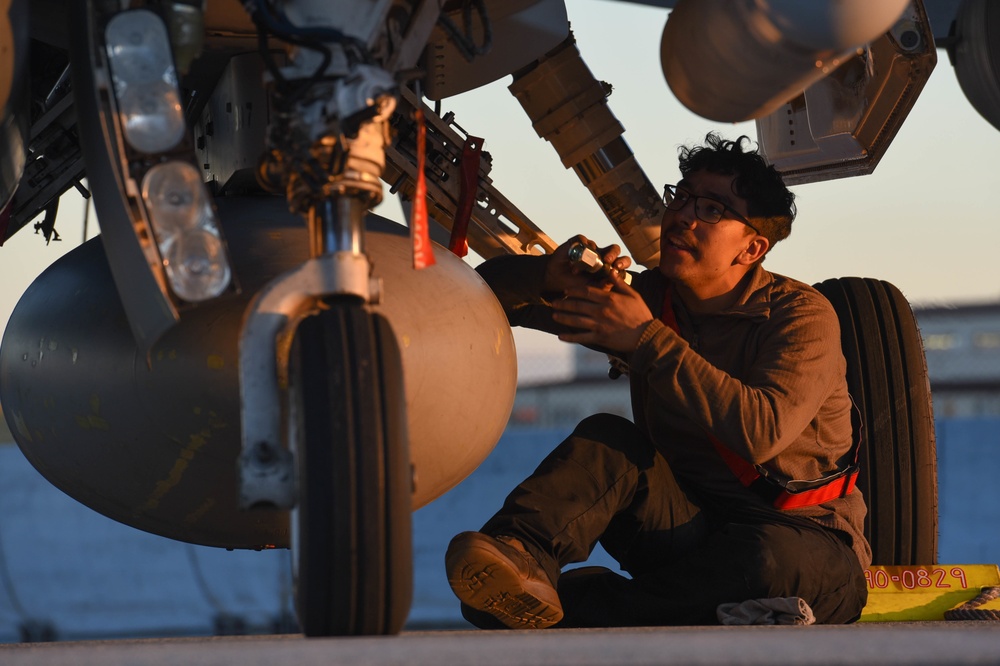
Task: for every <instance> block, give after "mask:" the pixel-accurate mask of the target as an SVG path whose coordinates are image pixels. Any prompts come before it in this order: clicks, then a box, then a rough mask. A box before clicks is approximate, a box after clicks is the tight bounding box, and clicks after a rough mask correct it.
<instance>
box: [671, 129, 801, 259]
mask: <svg viewBox="0 0 1000 666" xmlns="http://www.w3.org/2000/svg"><path fill="white" fill-rule="evenodd" d="M750 143H751V140H750V138H749V137H747V136H741V137H740V138H738V139H736V140H735V141H729V140H728V139H723V138H722V137H721V136H719V135H718V134H717V133H715V132H709V133H708V134H707V135H706V136H705V145H704V146H693V147H691V146H682V147H681V149H680V169H681V174H682V175H683V176H684V177H685V178H686V177H687V176H689V175H690V174H692V173H694V172H695V171H708V172H711V173H716V174H722V175H727V176H734V178H733V194H735V195H736V196H738V197H740V198H742V199H743V200H745V201H746V202H747V213H748V217H749V218H750V221H751V222H752V223H753V225H754V227H756V228H757V230H758V232H759V233H760V235H761V236H764V237H765V238H767V240H768V242H769V243H770V246H771V247H774V244H775V243H777V242H778V241H780V240H782V239H785V238H788V234H790V233H791V232H792V221H793V220H794V219H795V213H796V211H795V195H794V194H792V193H791V192H790V191H789V190H788V188H787V187H786V186H785V183H784V181H783V180H782V179H781V174H780V173H778V170H777V169H775V168H774V167H773V166H771V165H769V164H768V163H767V162H765V161H764V158H763V157H762V156H761V155H760V153H758V152H757V150H756V149H753V148H751V147H750V146H749V145H748V146H747V149H746V150H744V144H750Z"/></svg>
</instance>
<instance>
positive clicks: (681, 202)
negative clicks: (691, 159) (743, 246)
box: [663, 185, 760, 233]
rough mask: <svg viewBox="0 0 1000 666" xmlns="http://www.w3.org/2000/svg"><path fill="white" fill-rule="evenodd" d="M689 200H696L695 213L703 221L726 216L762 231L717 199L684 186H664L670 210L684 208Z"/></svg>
mask: <svg viewBox="0 0 1000 666" xmlns="http://www.w3.org/2000/svg"><path fill="white" fill-rule="evenodd" d="M689 201H694V214H695V216H696V217H697V218H698V219H699V220H701V221H702V222H708V223H709V224H718V223H719V220H721V219H722V218H724V217H725V218H732V219H734V220H738V221H740V222H742V223H743V224H745V225H747V226H748V227H750V228H751V229H753V230H754V231H756V232H757V233H760V231H759V230H758V229H757V227H755V226H753V225H752V224H750V220H748V219H747V218H745V217H743V216H742V215H740V214H739V213H737V212H736V211H735V210H733V209H732V208H730V207H729V206H727V205H725V204H722V203H719V202H718V201H716V200H715V199H711V198H709V197H699V196H695V195H693V194H691V193H690V192H688V191H687V190H685V189H684V188H683V187H679V186H677V185H664V186H663V205H664V206H666V207H667V208H669V209H670V210H680V209H682V208H684V206H686V205H687V203H688V202H689Z"/></svg>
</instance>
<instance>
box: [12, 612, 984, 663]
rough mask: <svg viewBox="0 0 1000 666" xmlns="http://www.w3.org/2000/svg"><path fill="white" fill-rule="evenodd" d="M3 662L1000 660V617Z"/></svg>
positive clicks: (38, 656) (507, 635)
mask: <svg viewBox="0 0 1000 666" xmlns="http://www.w3.org/2000/svg"><path fill="white" fill-rule="evenodd" d="M0 664H3V665H4V666H37V665H42V664H45V665H49V664H66V665H72V666H126V665H127V666H165V665H178V664H183V665H184V666H217V665H223V664H234V665H235V664H238V665H239V666H258V665H259V666H275V665H276V664H294V665H295V666H312V665H314V664H315V665H320V664H322V665H323V666H330V665H338V664H344V665H345V666H364V665H366V664H399V665H400V666H403V665H406V666H421V665H424V664H426V665H434V666H439V665H441V664H470V665H477V664H483V665H486V664H497V665H503V666H513V665H516V666H522V665H531V664H572V665H574V666H588V665H591V664H601V665H602V666H604V665H607V664H636V665H642V664H691V665H705V666H709V665H712V666H714V665H719V666H721V665H723V664H724V665H726V666H739V665H747V666H750V665H753V666H756V665H761V666H765V665H766V666H793V665H794V666H813V665H816V666H819V665H835V664H844V665H850V666H860V665H863V664H877V665H879V666H894V665H896V664H899V665H903V664H905V665H908V666H919V665H924V664H927V665H935V666H939V665H964V664H1000V623H997V622H914V623H886V624H856V625H852V626H818V627H817V626H813V627H774V626H770V627H676V628H674V627H671V628H638V629H635V628H629V629H599V630H598V629H563V630H549V631H534V632H529V631H502V632H501V631H498V632H486V631H471V630H470V631H415V632H405V633H403V634H401V635H399V636H389V637H363V638H322V639H317V638H312V639H306V638H304V637H302V636H296V635H282V636H239V637H215V638H172V639H143V640H109V641H80V642H65V643H19V644H7V645H0Z"/></svg>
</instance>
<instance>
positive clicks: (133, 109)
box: [105, 9, 186, 153]
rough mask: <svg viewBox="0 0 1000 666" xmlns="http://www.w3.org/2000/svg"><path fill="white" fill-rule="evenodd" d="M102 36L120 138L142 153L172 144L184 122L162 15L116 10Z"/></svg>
mask: <svg viewBox="0 0 1000 666" xmlns="http://www.w3.org/2000/svg"><path fill="white" fill-rule="evenodd" d="M105 38H106V43H107V52H108V61H109V64H110V65H111V79H112V82H113V84H114V88H115V97H116V98H117V99H118V110H119V113H120V114H121V117H122V124H123V126H124V133H125V139H126V140H127V141H128V143H129V144H130V145H131V146H132V147H133V148H135V149H136V150H139V151H141V152H144V153H160V152H164V151H166V150H170V149H171V148H173V147H175V146H176V145H177V144H178V143H180V141H181V139H182V138H184V132H185V131H186V124H185V122H184V112H183V108H182V107H181V99H180V91H179V90H178V87H177V73H176V71H175V69H174V62H173V56H172V55H171V49H170V39H169V37H168V36H167V30H166V27H165V26H164V24H163V21H161V20H160V18H159V17H158V16H157V15H156V14H154V13H153V12H151V11H148V10H145V9H136V10H132V11H127V12H122V13H120V14H117V15H115V17H114V18H112V19H111V20H110V21H108V25H107V28H106V30H105Z"/></svg>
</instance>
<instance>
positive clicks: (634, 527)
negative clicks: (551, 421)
mask: <svg viewBox="0 0 1000 666" xmlns="http://www.w3.org/2000/svg"><path fill="white" fill-rule="evenodd" d="M482 531H483V532H484V533H486V534H491V535H501V534H504V535H508V536H513V537H516V538H517V539H519V540H520V541H521V542H522V543H523V544H524V546H525V548H526V549H527V550H528V551H529V552H530V553H531V554H532V555H534V556H535V558H536V559H537V560H538V562H539V563H540V564H541V565H542V567H543V568H544V569H545V570H546V573H548V574H549V577H550V579H551V580H557V578H558V575H559V572H560V570H561V569H562V567H563V566H565V565H567V564H570V563H573V562H582V561H584V560H586V559H587V557H588V556H589V555H590V553H591V551H592V550H593V548H594V545H595V544H596V543H597V542H598V540H600V541H601V543H602V545H604V547H605V549H606V550H607V551H608V552H609V553H610V554H611V555H612V556H613V557H614V558H615V559H617V560H618V561H619V562H620V563H621V564H622V567H623V568H625V569H627V570H631V569H633V568H643V567H644V566H646V565H647V564H648V563H647V562H645V561H644V560H645V559H648V557H649V553H656V554H657V556H658V557H662V558H669V557H670V556H671V553H681V552H686V551H688V550H690V548H692V547H694V545H695V544H697V543H698V542H699V541H700V540H701V539H702V538H703V537H704V535H705V534H706V532H707V530H706V526H705V519H704V517H703V516H702V514H701V512H700V510H699V508H698V507H697V506H696V505H695V504H694V503H693V502H691V501H690V499H688V497H687V496H686V495H685V493H684V492H683V490H682V489H681V488H680V487H679V486H678V484H677V482H676V480H675V479H674V476H673V473H672V472H671V471H670V468H669V466H668V465H667V463H666V461H665V460H664V459H663V457H662V456H660V455H658V454H657V453H656V452H655V450H654V448H653V446H652V445H651V444H650V443H649V441H648V440H647V439H646V438H645V436H644V435H643V434H642V432H641V431H640V430H639V429H638V428H637V427H636V426H635V424H633V423H632V422H631V421H628V420H626V419H623V418H621V417H617V416H612V415H609V414H597V415H595V416H592V417H590V418H587V419H585V420H584V421H582V422H581V423H580V424H579V425H578V426H577V428H576V429H575V430H574V431H573V433H572V434H571V435H570V436H569V437H568V438H567V439H566V440H565V441H563V442H562V443H561V444H560V445H559V446H558V447H557V448H556V449H555V450H554V451H553V452H552V453H551V454H550V455H549V456H547V457H546V458H545V460H543V461H542V462H541V464H540V465H539V466H538V469H536V470H535V472H534V473H533V474H532V475H531V476H530V477H528V478H527V479H525V480H524V481H523V482H522V483H521V484H519V485H518V486H517V488H515V489H514V490H513V491H512V492H511V493H510V495H509V496H508V497H507V499H506V501H505V502H504V505H503V507H502V508H501V509H500V511H499V512H497V514H496V515H495V516H493V518H491V519H490V520H489V521H488V522H487V523H486V525H485V526H483V528H482Z"/></svg>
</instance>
